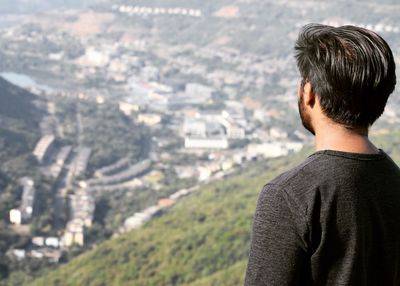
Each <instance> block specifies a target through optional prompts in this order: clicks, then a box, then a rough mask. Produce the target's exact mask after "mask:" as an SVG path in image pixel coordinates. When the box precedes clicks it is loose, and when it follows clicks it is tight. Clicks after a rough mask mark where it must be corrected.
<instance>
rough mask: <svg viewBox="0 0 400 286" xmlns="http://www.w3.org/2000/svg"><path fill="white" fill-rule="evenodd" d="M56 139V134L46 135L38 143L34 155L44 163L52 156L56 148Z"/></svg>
mask: <svg viewBox="0 0 400 286" xmlns="http://www.w3.org/2000/svg"><path fill="white" fill-rule="evenodd" d="M54 140H55V137H54V135H45V136H43V137H42V138H40V140H39V142H38V143H37V144H36V147H35V149H34V150H33V155H34V156H35V157H36V159H37V161H38V162H39V163H43V162H44V161H45V160H46V159H48V157H49V156H50V154H51V152H52V150H53V148H54Z"/></svg>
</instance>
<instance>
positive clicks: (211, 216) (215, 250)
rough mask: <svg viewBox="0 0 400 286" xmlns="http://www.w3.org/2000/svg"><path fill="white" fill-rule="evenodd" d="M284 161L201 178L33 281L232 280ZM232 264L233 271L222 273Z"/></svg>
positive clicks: (218, 282)
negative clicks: (264, 192)
mask: <svg viewBox="0 0 400 286" xmlns="http://www.w3.org/2000/svg"><path fill="white" fill-rule="evenodd" d="M303 157H304V154H302V155H298V156H296V158H292V160H291V164H295V163H296V162H298V161H300V159H301V158H303ZM286 168H288V161H287V159H286V158H283V159H280V160H276V161H273V162H271V164H269V166H266V164H265V163H264V164H259V165H258V166H256V167H253V168H251V171H247V172H246V173H245V174H243V175H241V176H238V177H233V178H229V179H226V180H224V181H219V182H216V183H212V184H210V185H208V186H205V187H203V188H201V190H200V191H198V193H196V194H194V195H193V196H191V197H189V198H186V199H185V200H184V201H182V202H180V203H179V204H178V205H177V206H175V207H174V208H172V209H171V210H170V211H169V212H168V213H167V214H165V215H163V216H162V217H160V218H158V219H155V220H154V221H152V222H150V223H149V224H148V225H146V226H145V227H143V228H142V229H140V230H137V231H133V232H131V233H128V234H126V235H123V236H121V237H119V238H117V239H113V240H111V241H108V242H106V243H104V244H102V245H100V246H99V247H97V248H96V249H94V250H92V251H90V252H88V253H85V254H83V255H81V256H79V257H77V258H76V259H74V260H73V261H71V263H69V264H67V265H64V266H62V267H60V268H59V269H58V270H57V271H55V272H52V273H49V274H48V275H47V276H45V277H43V278H42V279H39V280H37V281H35V282H34V283H33V284H32V285H185V284H187V285H192V286H194V285H213V283H214V284H215V285H237V284H238V283H237V282H240V281H241V280H242V274H243V271H244V266H245V260H246V259H247V252H248V244H249V238H250V228H251V219H252V214H253V212H254V209H255V204H256V200H257V196H258V193H259V191H260V190H261V188H262V186H263V185H264V184H265V182H266V181H268V180H269V179H270V178H271V177H273V176H275V175H276V174H277V173H279V172H281V171H283V170H284V169H286ZM230 272H231V273H232V274H234V275H229V276H231V277H229V276H228V278H229V279H228V280H225V279H226V278H227V273H230ZM208 276H210V277H208ZM207 277H208V278H207ZM201 279H205V280H204V282H202V280H201ZM222 280H223V281H225V282H224V283H222V284H221V281H222ZM209 281H214V282H213V283H211V284H209ZM190 283H194V284H190Z"/></svg>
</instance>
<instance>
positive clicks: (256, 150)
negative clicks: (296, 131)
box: [247, 142, 303, 158]
mask: <svg viewBox="0 0 400 286" xmlns="http://www.w3.org/2000/svg"><path fill="white" fill-rule="evenodd" d="M302 148H303V143H301V142H275V143H262V144H250V145H248V146H247V156H248V157H250V158H254V157H257V156H259V155H261V156H264V157H266V158H275V157H280V156H286V155H288V154H290V153H295V152H298V151H300V150H301V149H302Z"/></svg>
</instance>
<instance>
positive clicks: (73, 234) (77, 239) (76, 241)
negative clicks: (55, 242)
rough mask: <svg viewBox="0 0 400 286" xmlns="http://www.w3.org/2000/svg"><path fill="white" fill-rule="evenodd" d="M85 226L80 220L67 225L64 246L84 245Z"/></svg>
mask: <svg viewBox="0 0 400 286" xmlns="http://www.w3.org/2000/svg"><path fill="white" fill-rule="evenodd" d="M83 230H84V228H83V224H82V223H81V222H80V221H79V220H72V221H69V222H68V223H67V226H66V229H65V233H64V237H63V241H64V246H66V247H70V246H73V245H80V246H83V245H84V234H83Z"/></svg>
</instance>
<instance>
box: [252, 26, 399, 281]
mask: <svg viewBox="0 0 400 286" xmlns="http://www.w3.org/2000/svg"><path fill="white" fill-rule="evenodd" d="M295 50H296V59H297V65H298V68H299V70H300V74H301V77H302V80H301V83H300V84H299V88H298V96H299V113H300V117H301V120H302V123H303V125H304V127H305V128H306V129H307V130H309V131H310V132H311V133H312V134H314V135H315V146H316V152H315V153H314V154H312V155H311V156H309V157H308V158H307V159H306V160H305V161H304V162H303V163H302V164H301V165H299V166H298V167H296V168H294V169H292V170H290V171H289V172H287V173H284V174H282V175H280V176H279V177H277V178H275V179H274V180H272V181H271V182H270V183H268V184H266V185H265V186H264V188H263V190H262V192H261V194H260V197H259V199H258V204H257V208H256V213H255V216H254V223H253V233H252V243H251V250H250V257H249V262H248V266H247V272H246V278H245V285H246V286H258V285H268V286H272V285H277V286H284V285H301V286H306V285H357V286H359V285H400V170H399V168H398V167H397V166H396V164H395V163H394V162H393V161H392V160H391V159H390V158H389V156H388V155H386V154H385V153H384V152H383V151H382V150H380V149H378V148H377V147H375V146H374V144H372V142H371V141H369V139H368V128H369V127H370V126H371V125H372V124H373V123H374V121H375V120H376V119H378V118H379V116H380V115H381V114H382V113H383V111H384V108H385V105H386V102H387V99H388V97H389V95H390V94H391V93H392V92H393V90H394V86H395V84H396V75H395V63H394V60H393V55H392V52H391V50H390V48H389V46H388V44H387V43H386V42H385V41H384V40H383V39H382V38H381V37H380V36H378V35H377V34H375V33H374V32H372V31H369V30H366V29H363V28H359V27H354V26H342V27H338V28H335V27H330V26H325V25H319V24H310V25H307V26H305V27H304V28H303V30H302V31H301V32H300V34H299V37H298V39H297V42H296V45H295Z"/></svg>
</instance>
